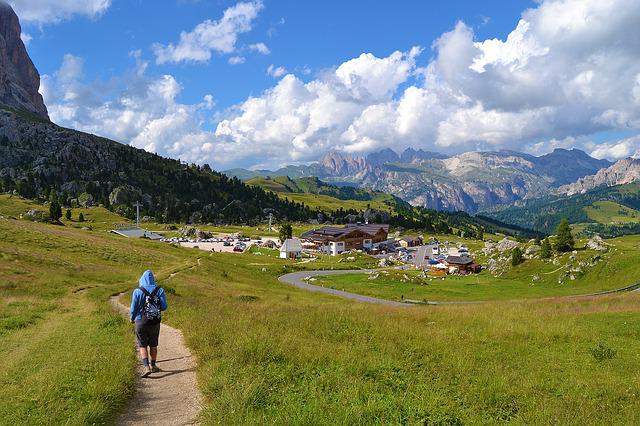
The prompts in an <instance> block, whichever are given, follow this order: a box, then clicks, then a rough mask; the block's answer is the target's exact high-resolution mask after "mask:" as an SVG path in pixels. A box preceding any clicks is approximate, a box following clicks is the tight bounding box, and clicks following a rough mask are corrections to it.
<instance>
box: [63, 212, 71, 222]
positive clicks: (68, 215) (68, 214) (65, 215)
mask: <svg viewBox="0 0 640 426" xmlns="http://www.w3.org/2000/svg"><path fill="white" fill-rule="evenodd" d="M64 217H65V219H67V220H71V209H67V211H66V212H65V214H64Z"/></svg>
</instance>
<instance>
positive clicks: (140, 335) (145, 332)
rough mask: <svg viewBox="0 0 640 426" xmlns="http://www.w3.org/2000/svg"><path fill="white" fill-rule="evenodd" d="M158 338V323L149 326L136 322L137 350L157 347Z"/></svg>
mask: <svg viewBox="0 0 640 426" xmlns="http://www.w3.org/2000/svg"><path fill="white" fill-rule="evenodd" d="M158 336H160V323H157V324H149V323H145V322H142V321H139V320H136V341H137V342H138V347H139V348H146V347H147V346H150V347H152V348H155V347H156V346H158Z"/></svg>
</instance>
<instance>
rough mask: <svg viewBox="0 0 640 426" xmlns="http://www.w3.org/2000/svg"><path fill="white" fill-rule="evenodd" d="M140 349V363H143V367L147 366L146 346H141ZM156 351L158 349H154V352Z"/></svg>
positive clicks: (147, 354)
mask: <svg viewBox="0 0 640 426" xmlns="http://www.w3.org/2000/svg"><path fill="white" fill-rule="evenodd" d="M139 351H140V359H141V360H142V363H143V364H144V366H145V367H148V366H149V353H148V352H147V348H146V347H144V346H141V347H140V348H139ZM157 353H158V351H157V350H156V354H157Z"/></svg>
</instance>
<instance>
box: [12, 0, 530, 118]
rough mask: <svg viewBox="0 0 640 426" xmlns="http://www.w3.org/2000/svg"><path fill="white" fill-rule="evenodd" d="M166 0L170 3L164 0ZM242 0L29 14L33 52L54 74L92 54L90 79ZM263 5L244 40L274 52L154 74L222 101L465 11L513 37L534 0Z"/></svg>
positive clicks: (379, 51) (425, 42)
mask: <svg viewBox="0 0 640 426" xmlns="http://www.w3.org/2000/svg"><path fill="white" fill-rule="evenodd" d="M158 3H161V4H162V7H158V6H157V5H158ZM236 3H237V2H234V1H222V0H161V1H160V2H158V1H157V0H114V1H113V3H112V6H111V7H110V8H109V9H108V10H107V11H106V12H105V13H104V14H103V15H101V16H100V17H96V18H93V19H92V18H90V17H86V16H78V17H76V18H75V19H70V20H68V21H65V22H62V23H58V24H45V25H42V24H41V23H39V22H38V23H30V22H27V23H24V24H23V27H24V28H23V30H24V31H25V32H27V33H28V34H29V35H31V36H32V37H33V39H32V41H31V42H30V43H29V46H28V47H29V54H30V55H31V57H32V59H33V61H34V62H35V64H36V65H37V67H38V69H39V71H40V73H42V74H53V73H54V72H55V71H56V70H57V69H58V68H59V67H60V65H61V62H62V58H63V56H64V55H65V54H68V53H70V54H73V55H77V56H80V57H83V58H85V60H86V62H85V67H84V71H85V74H86V77H87V79H89V80H108V79H110V78H112V77H113V76H114V75H120V74H122V73H123V72H125V71H126V70H127V69H130V68H131V67H132V66H133V65H134V62H135V61H134V59H133V58H131V56H130V52H132V51H135V50H142V53H143V56H144V57H147V58H148V59H150V60H152V59H153V52H152V49H151V46H152V44H153V43H156V42H160V43H169V42H171V41H174V40H176V39H177V38H178V36H179V34H180V32H181V31H184V30H190V29H192V28H193V27H195V26H196V25H197V24H199V23H200V22H202V21H203V20H204V19H218V18H219V17H220V16H221V15H222V13H223V12H224V10H225V9H227V8H228V7H231V6H233V5H234V4H236ZM264 4H265V7H264V9H263V11H262V13H261V14H260V15H259V16H258V18H257V19H256V21H255V24H254V25H253V29H252V31H251V32H250V33H248V34H243V35H242V36H240V43H239V44H241V45H242V44H245V45H249V44H252V43H259V42H263V43H265V44H266V45H267V46H268V47H269V50H270V51H271V53H270V54H269V55H260V54H255V53H254V54H248V55H247V60H246V62H245V63H244V64H241V65H230V64H228V63H227V60H228V58H229V57H230V56H233V55H224V54H217V55H215V54H214V56H213V58H212V59H211V61H209V62H207V63H198V64H177V65H174V64H164V65H155V64H153V63H151V69H150V71H149V72H150V73H151V74H165V73H169V74H172V75H174V76H176V78H178V80H179V81H180V82H181V83H182V85H183V87H184V91H183V92H182V94H181V96H180V97H179V98H180V100H181V101H183V102H188V103H192V102H197V101H199V100H200V99H201V98H202V96H203V95H204V94H206V93H211V94H213V95H214V97H215V99H216V103H217V104H218V105H219V106H220V107H223V108H225V107H228V106H231V105H233V104H235V103H238V102H241V101H243V100H244V99H246V98H247V96H250V95H252V94H259V93H260V92H262V91H263V90H265V89H267V88H269V87H271V86H272V85H273V83H274V81H273V77H270V76H269V75H267V73H266V71H267V68H268V67H269V65H271V64H274V65H277V66H283V67H285V68H286V69H287V70H291V71H297V73H299V74H301V75H302V76H305V74H303V70H304V69H305V67H308V68H310V69H311V70H312V72H318V71H321V70H323V69H326V68H331V67H333V66H335V65H336V64H340V63H341V62H343V61H344V60H345V59H348V58H353V57H356V56H358V55H359V54H360V53H362V52H371V53H373V54H374V55H376V56H379V57H382V56H387V55H388V54H390V53H391V52H393V51H395V50H398V49H400V50H406V49H409V48H411V47H412V46H415V45H422V46H427V47H428V46H430V45H431V43H433V41H434V40H435V39H436V38H438V37H439V36H440V35H441V34H442V33H444V32H445V31H449V30H451V29H452V28H453V27H454V26H455V24H456V22H457V21H458V20H463V21H465V22H466V23H468V24H470V25H472V26H474V28H476V29H477V33H478V36H479V37H482V38H488V37H499V38H503V37H505V36H506V35H507V34H508V33H509V32H510V31H511V30H512V29H513V25H514V22H517V20H518V18H519V16H520V13H521V12H522V10H524V9H525V8H527V7H531V6H533V5H534V3H533V2H532V1H519V0H514V1H509V2H504V1H486V2H485V1H482V2H479V1H470V0H457V1H456V0H454V1H429V2H427V1H407V0H404V1H394V2H383V1H381V2H371V1H366V0H359V1H356V0H354V1H347V2H345V1H335V0H333V1H332V0H327V1H291V0H289V1H284V0H274V1H268V0H267V1H265V3H264Z"/></svg>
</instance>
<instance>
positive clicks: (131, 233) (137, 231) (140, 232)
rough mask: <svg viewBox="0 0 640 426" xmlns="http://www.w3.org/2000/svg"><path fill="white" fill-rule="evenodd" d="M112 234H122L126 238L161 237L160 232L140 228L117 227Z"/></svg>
mask: <svg viewBox="0 0 640 426" xmlns="http://www.w3.org/2000/svg"><path fill="white" fill-rule="evenodd" d="M111 232H113V233H114V234H118V235H122V236H123V237H127V238H143V237H144V238H149V239H150V240H159V239H162V238H163V236H162V235H160V234H156V233H155V232H151V231H147V230H146V229H142V228H118V229H114V230H113V231H111Z"/></svg>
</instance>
